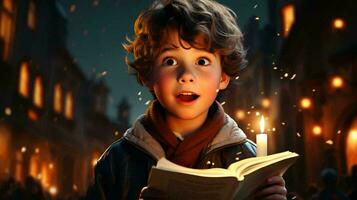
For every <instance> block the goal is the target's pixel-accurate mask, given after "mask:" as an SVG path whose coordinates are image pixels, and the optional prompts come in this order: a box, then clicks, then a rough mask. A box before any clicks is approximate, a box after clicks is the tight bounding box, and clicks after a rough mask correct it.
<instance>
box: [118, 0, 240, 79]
mask: <svg viewBox="0 0 357 200" xmlns="http://www.w3.org/2000/svg"><path fill="white" fill-rule="evenodd" d="M171 28H174V29H175V30H177V32H178V34H179V37H180V38H181V39H182V40H184V41H186V42H187V43H189V44H190V45H191V46H192V47H195V48H198V46H200V44H197V42H196V41H195V39H196V38H197V36H199V35H202V36H203V38H204V44H205V45H204V49H205V50H207V51H209V52H218V53H219V54H220V55H221V65H222V70H223V71H224V72H225V73H226V74H227V75H229V76H231V77H234V76H237V74H238V72H239V70H240V69H241V68H243V67H244V66H245V63H246V60H245V54H246V52H245V50H244V48H243V44H242V40H243V35H242V32H241V31H240V29H239V27H238V25H237V23H236V14H235V13H234V12H233V11H232V10H231V9H229V8H227V7H225V6H224V5H222V4H219V3H217V2H215V1H213V0H159V1H154V3H153V4H152V5H151V7H150V8H149V9H147V10H145V11H143V12H142V13H141V14H140V15H139V16H138V18H137V19H136V21H135V27H134V30H135V36H134V39H133V40H130V39H128V38H127V43H126V44H123V47H124V49H125V50H126V51H127V52H128V54H132V55H133V56H134V60H133V61H130V60H129V57H128V56H129V55H127V56H126V63H127V64H128V66H129V68H132V69H134V70H133V72H134V74H135V75H136V78H137V80H138V82H139V83H141V84H145V82H146V81H148V80H149V79H150V77H151V75H152V74H151V73H152V68H153V66H154V61H155V58H156V56H157V54H158V50H159V48H160V46H161V42H163V41H162V40H163V39H164V38H165V35H167V32H168V29H171ZM201 46H202V45H201Z"/></svg>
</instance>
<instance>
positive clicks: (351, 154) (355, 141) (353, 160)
mask: <svg viewBox="0 0 357 200" xmlns="http://www.w3.org/2000/svg"><path fill="white" fill-rule="evenodd" d="M346 164H347V169H348V172H349V173H350V174H351V170H352V166H353V165H356V164H357V118H355V119H354V120H353V122H352V126H351V128H350V130H349V131H348V135H347V138H346Z"/></svg>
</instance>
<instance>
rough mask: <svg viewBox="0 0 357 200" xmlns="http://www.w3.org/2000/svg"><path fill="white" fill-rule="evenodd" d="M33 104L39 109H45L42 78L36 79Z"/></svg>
mask: <svg viewBox="0 0 357 200" xmlns="http://www.w3.org/2000/svg"><path fill="white" fill-rule="evenodd" d="M33 103H34V104H35V105H36V106H37V107H39V108H42V107H43V86H42V79H41V77H36V79H35V88H34V95H33Z"/></svg>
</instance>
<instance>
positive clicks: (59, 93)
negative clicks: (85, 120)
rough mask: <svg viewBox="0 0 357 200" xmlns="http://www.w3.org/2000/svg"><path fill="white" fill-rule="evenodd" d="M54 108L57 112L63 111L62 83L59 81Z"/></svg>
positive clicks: (55, 88)
mask: <svg viewBox="0 0 357 200" xmlns="http://www.w3.org/2000/svg"><path fill="white" fill-rule="evenodd" d="M53 108H54V110H55V111H56V112H57V113H60V112H62V88H61V84H59V83H57V84H56V85H55V87H54V106H53Z"/></svg>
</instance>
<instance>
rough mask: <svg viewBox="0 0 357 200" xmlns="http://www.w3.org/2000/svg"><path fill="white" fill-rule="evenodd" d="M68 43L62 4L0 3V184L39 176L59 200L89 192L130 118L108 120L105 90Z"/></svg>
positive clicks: (24, 0)
mask: <svg viewBox="0 0 357 200" xmlns="http://www.w3.org/2000/svg"><path fill="white" fill-rule="evenodd" d="M66 37H67V21H66V13H65V12H64V9H63V8H62V7H61V5H60V4H59V3H58V2H57V1H56V0H49V1H39V0H1V1H0V56H1V59H0V62H1V63H0V160H1V162H0V179H3V178H6V177H9V176H13V177H15V178H16V180H17V181H20V182H23V181H24V179H25V178H26V176H33V177H35V178H37V179H38V180H39V181H40V182H41V183H42V186H43V187H44V188H45V189H46V190H48V191H50V192H51V193H52V194H54V195H55V194H57V193H58V194H65V193H70V192H73V191H74V192H80V193H84V192H85V190H86V188H87V186H88V184H89V182H90V181H91V180H90V179H91V177H92V176H93V174H92V173H93V172H92V171H93V170H92V168H93V166H94V164H95V162H96V160H97V159H98V158H99V156H100V154H101V153H102V152H103V151H104V150H105V148H106V147H107V146H108V145H109V144H110V143H112V142H113V141H114V140H116V139H117V138H119V137H121V135H122V134H123V132H124V131H125V130H126V128H127V127H128V123H127V121H128V120H127V119H125V117H124V116H128V113H129V112H130V106H126V107H125V106H124V107H120V108H121V109H122V110H119V111H118V113H120V114H121V116H120V119H121V120H123V122H119V121H117V122H112V121H111V120H109V119H108V117H107V115H106V104H107V101H108V94H109V90H108V88H107V86H106V84H105V83H104V82H103V81H102V80H100V79H96V78H95V79H93V80H89V79H87V78H86V77H85V75H84V74H83V72H82V71H81V70H80V68H79V66H78V65H77V64H76V62H75V61H74V58H73V57H72V56H71V54H70V53H69V52H68V50H67V48H66ZM122 113H124V114H122ZM125 113H126V114H125Z"/></svg>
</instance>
